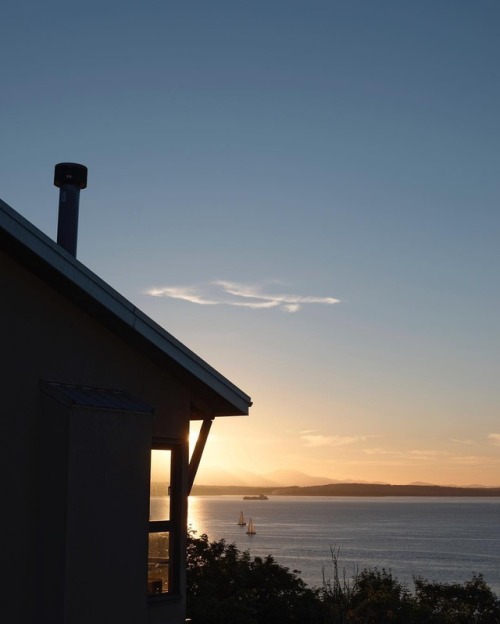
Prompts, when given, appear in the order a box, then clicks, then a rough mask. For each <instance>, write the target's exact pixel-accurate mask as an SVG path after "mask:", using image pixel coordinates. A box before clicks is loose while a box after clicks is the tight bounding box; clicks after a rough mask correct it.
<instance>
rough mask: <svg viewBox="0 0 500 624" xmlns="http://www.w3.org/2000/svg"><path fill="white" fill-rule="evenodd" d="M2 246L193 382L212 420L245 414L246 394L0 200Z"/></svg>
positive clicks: (139, 347)
mask: <svg viewBox="0 0 500 624" xmlns="http://www.w3.org/2000/svg"><path fill="white" fill-rule="evenodd" d="M0 243H1V246H2V248H5V249H6V251H9V252H10V253H11V254H12V255H15V256H16V257H17V258H18V259H20V260H21V261H22V262H23V263H24V264H25V265H28V266H29V268H30V269H31V270H33V271H35V272H36V273H38V274H39V275H42V277H43V278H44V279H46V280H47V281H49V282H50V283H51V284H52V285H56V287H57V288H58V289H59V290H60V291H61V292H62V293H63V294H66V295H69V294H71V295H72V298H73V300H76V302H77V304H78V305H80V306H81V307H83V308H84V309H86V310H87V311H89V309H90V310H91V311H92V313H93V314H94V315H95V316H98V317H99V318H100V319H101V320H102V321H103V322H105V324H107V325H108V326H111V327H112V328H113V329H115V330H116V331H117V332H118V333H119V334H121V335H124V336H126V337H127V338H130V339H131V341H132V343H133V344H134V346H135V347H136V348H138V349H140V350H142V351H143V352H145V353H146V354H148V355H150V356H152V357H155V358H156V359H159V360H160V361H161V362H162V363H164V364H165V365H166V366H167V367H168V368H169V369H170V370H171V371H172V372H173V373H177V374H180V376H181V377H182V378H183V379H184V380H185V381H186V380H187V377H186V373H187V374H188V376H189V377H190V376H192V377H193V378H194V379H195V380H196V381H197V383H198V386H199V388H200V390H203V392H202V394H205V395H206V396H207V397H208V398H209V399H210V398H211V399H213V402H214V404H215V406H216V408H215V412H214V415H216V416H217V415H228V416H229V415H246V414H248V408H249V407H250V405H251V404H252V403H251V399H250V397H249V396H248V395H247V394H245V393H244V392H243V391H242V390H240V389H239V388H237V387H236V386H235V385H234V384H233V383H232V382H230V381H229V380H228V379H226V378H225V377H224V376H223V375H221V374H220V373H219V372H218V371H216V370H215V369H214V368H212V367H211V366H210V365H209V364H207V362H205V361H204V360H203V359H202V358H200V357H199V356H198V355H196V354H195V353H194V352H193V351H191V350H190V349H189V348H188V347H186V346H185V345H183V344H182V343H181V342H180V341H179V340H177V339H176V338H174V336H172V335H171V334H169V333H168V332H167V331H166V330H165V329H163V328H162V327H161V326H160V325H158V323H156V322H155V321H153V320H152V319H151V318H149V317H148V316H147V315H146V314H144V313H143V312H142V311H141V310H139V308H137V307H136V306H134V305H133V304H132V303H131V302H130V301H128V300H127V299H126V298H125V297H123V296H122V295H120V293H119V292H117V291H116V290H115V289H114V288H112V287H111V286H109V284H107V283H106V282H104V281H103V280H102V279H101V278H100V277H98V276H97V275H96V274H95V273H93V272H92V271H90V270H89V269H88V268H87V267H86V266H85V265H83V264H82V263H81V262H80V261H79V260H77V259H76V258H74V257H73V256H72V255H71V254H69V253H68V252H67V251H66V250H65V249H63V248H62V247H61V246H60V245H58V244H57V243H56V242H55V241H53V240H52V239H50V238H49V237H48V236H47V235H46V234H44V233H43V232H42V231H41V230H39V229H38V228H37V227H35V226H34V225H33V224H32V223H30V222H29V221H28V220H27V219H25V218H24V217H23V216H22V215H20V214H19V213H18V212H16V211H15V210H14V209H13V208H11V207H10V206H9V205H8V204H6V203H5V202H4V201H2V200H1V199H0ZM74 295H76V297H75V296H74ZM200 384H201V385H200ZM216 395H218V397H217V396H216ZM210 403H212V401H210Z"/></svg>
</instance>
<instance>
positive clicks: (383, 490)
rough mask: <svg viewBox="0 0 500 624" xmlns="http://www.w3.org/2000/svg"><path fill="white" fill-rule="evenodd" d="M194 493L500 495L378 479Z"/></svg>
mask: <svg viewBox="0 0 500 624" xmlns="http://www.w3.org/2000/svg"><path fill="white" fill-rule="evenodd" d="M191 494H192V495H193V496H224V495H229V494H233V495H242V496H243V495H258V494H265V495H266V496H448V497H449V496H457V497H460V496H463V497H466V496H481V497H495V496H500V488H498V487H455V486H442V485H389V484H378V483H331V484H329V485H311V486H302V487H299V486H290V487H254V486H245V485H241V486H240V485H194V486H193V489H192V492H191Z"/></svg>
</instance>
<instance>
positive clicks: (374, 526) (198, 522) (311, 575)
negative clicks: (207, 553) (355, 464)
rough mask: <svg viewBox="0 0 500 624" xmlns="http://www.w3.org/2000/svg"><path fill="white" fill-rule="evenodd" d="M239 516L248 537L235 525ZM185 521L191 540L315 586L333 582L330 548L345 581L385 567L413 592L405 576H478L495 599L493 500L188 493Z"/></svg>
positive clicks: (497, 542)
mask: <svg viewBox="0 0 500 624" xmlns="http://www.w3.org/2000/svg"><path fill="white" fill-rule="evenodd" d="M240 511H243V514H244V515H245V518H246V520H247V521H248V519H249V518H250V517H251V518H252V519H253V522H254V525H255V528H256V531H257V533H256V535H253V536H250V535H246V532H245V528H244V527H239V526H238V525H237V522H238V517H239V514H240ZM189 524H190V526H191V528H192V529H194V530H195V531H196V532H197V534H198V535H201V534H202V533H206V534H207V535H208V537H209V538H210V539H211V540H218V539H221V538H224V539H225V540H226V541H227V542H234V543H235V544H236V545H237V546H238V548H240V549H241V550H247V549H248V550H249V551H250V553H251V554H252V555H259V556H265V555H267V554H272V555H273V556H274V558H275V560H276V561H277V562H278V563H280V564H282V565H284V566H286V567H288V568H290V570H300V571H301V574H300V576H301V578H302V579H304V581H306V583H307V584H308V585H310V586H320V585H321V583H322V574H323V570H324V573H325V576H326V578H329V577H330V578H331V577H333V571H332V565H331V556H330V550H331V548H333V549H334V550H335V551H337V550H339V563H340V569H341V570H342V569H345V571H346V574H347V577H348V578H349V577H351V576H352V575H353V574H354V573H355V571H356V569H360V570H361V569H363V568H364V567H375V566H377V567H378V568H385V569H386V570H390V571H391V572H392V574H393V576H395V577H396V578H397V579H398V580H399V581H402V582H404V583H406V584H407V585H408V587H409V589H413V583H412V577H413V576H414V575H418V576H423V577H424V578H427V579H428V580H436V581H440V582H460V583H463V582H464V581H467V580H469V579H470V578H471V576H472V573H473V572H476V573H482V574H483V575H484V578H485V580H486V582H487V583H488V584H489V585H490V586H491V588H492V589H493V591H495V593H496V594H497V595H498V596H500V500H499V499H495V498H434V497H432V498H431V497H429V498H420V497H418V498H415V497H387V498H365V497H360V498H357V497H305V496H304V497H289V496H286V497H285V496H283V497H282V496H279V497H278V496H277V497H270V499H269V500H267V501H245V500H243V499H242V497H241V496H192V497H190V499H189Z"/></svg>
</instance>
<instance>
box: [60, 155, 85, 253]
mask: <svg viewBox="0 0 500 624" xmlns="http://www.w3.org/2000/svg"><path fill="white" fill-rule="evenodd" d="M54 186H57V187H58V188H59V189H60V190H59V218H58V222H57V243H58V245H61V247H64V249H66V251H68V252H69V253H70V254H71V255H72V256H75V258H76V243H77V240H78V207H79V204H80V191H81V190H82V189H84V188H87V167H85V166H84V165H78V164H77V163H59V164H58V165H56V166H55V170H54Z"/></svg>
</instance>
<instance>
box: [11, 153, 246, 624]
mask: <svg viewBox="0 0 500 624" xmlns="http://www.w3.org/2000/svg"><path fill="white" fill-rule="evenodd" d="M80 175H84V178H85V179H84V180H83V178H82V179H79V177H78V176H80ZM58 176H59V178H58ZM55 183H56V185H57V186H59V187H60V203H59V229H62V230H64V229H66V232H65V233H64V232H62V233H59V232H58V241H59V242H58V243H56V242H54V241H53V240H51V239H50V238H49V237H48V236H46V235H45V234H43V233H42V232H41V231H39V230H38V229H37V228H36V227H34V226H33V225H32V224H31V223H29V222H28V221H27V220H26V219H24V218H23V217H22V216H21V215H19V214H18V213H17V212H16V211H15V210H13V209H12V208H10V207H9V206H8V205H7V204H5V203H4V202H2V201H1V200H0V284H1V297H2V299H1V300H2V304H1V353H2V364H3V366H2V375H1V394H2V398H1V402H0V424H1V437H0V440H1V442H0V444H1V452H0V455H1V457H2V460H3V461H2V503H3V504H2V509H3V511H2V524H1V539H2V549H1V552H2V560H3V562H4V564H5V565H4V575H3V576H4V581H2V592H1V596H2V600H1V601H0V619H1V620H2V621H5V622H16V623H18V622H19V623H23V624H24V623H25V622H26V623H32V622H33V623H34V622H37V623H45V622H47V623H50V624H59V623H65V624H100V623H103V624H104V623H106V624H110V623H117V624H118V623H119V624H142V623H152V624H154V623H156V622H158V623H159V622H162V623H180V622H184V620H185V599H186V583H185V571H186V563H185V547H186V534H187V504H188V494H189V491H190V488H191V485H192V483H193V480H194V477H195V474H196V469H197V466H198V463H199V461H200V458H201V454H202V451H203V446H204V443H205V441H206V438H207V436H208V432H209V430H210V425H211V423H212V421H213V419H214V418H217V417H225V416H236V415H247V414H248V411H249V407H250V405H251V401H250V398H249V397H248V396H247V395H246V394H245V393H244V392H242V391H241V390H239V389H238V388H237V387H236V386H234V385H233V384H232V383H231V382H230V381H228V380H227V379H226V378H225V377H223V376H222V375H221V374H219V373H218V372H217V371H216V370H214V369H213V368H212V367H211V366H209V365H208V364H207V363H206V362H204V361H203V360H202V359H201V358H200V357H198V356H197V355H196V354H195V353H193V352H192V351H190V350H189V349H188V348H187V347H185V346H184V345H183V344H181V343H180V342H179V341H178V340H176V339H175V338H174V337H173V336H171V335H170V334H169V333H167V332H166V331H165V330H164V329H163V328H162V327H160V326H159V325H157V324H156V323H155V322H154V321H152V320H151V319H150V318H148V317H147V316H146V315H145V314H143V313H142V312H141V311H140V310H138V309H137V308H136V307H135V306H134V305H133V304H132V303H130V302H129V301H127V300H126V299H125V298H124V297H122V296H121V295H120V294H119V293H118V292H116V291H115V290H113V289H112V288H111V287H110V286H109V285H108V284H106V283H105V282H104V281H102V280H101V279H100V278H99V277H97V275H95V274H94V273H92V272H91V271H89V270H88V269H87V268H86V267H85V266H83V265H82V264H81V263H80V262H79V261H78V260H77V259H76V257H75V253H76V230H77V223H78V220H77V216H78V200H79V191H80V190H81V189H82V188H85V185H86V169H85V168H84V167H83V168H82V166H81V165H73V164H72V163H69V164H68V163H62V164H61V165H57V166H56V177H55ZM65 201H66V203H67V204H68V205H66V206H65V204H64V202H65ZM65 210H66V213H67V214H66V216H65V214H64V213H65ZM71 211H73V213H72V214H70V215H69V217H68V214H69V213H71ZM68 223H69V225H68ZM68 232H69V234H68ZM65 235H66V242H65ZM68 236H69V243H68V242H67V239H68ZM192 420H202V426H201V430H200V435H199V439H198V443H197V445H196V448H195V451H194V452H193V454H192V457H191V460H190V459H189V448H188V436H189V427H190V422H191V421H192Z"/></svg>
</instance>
